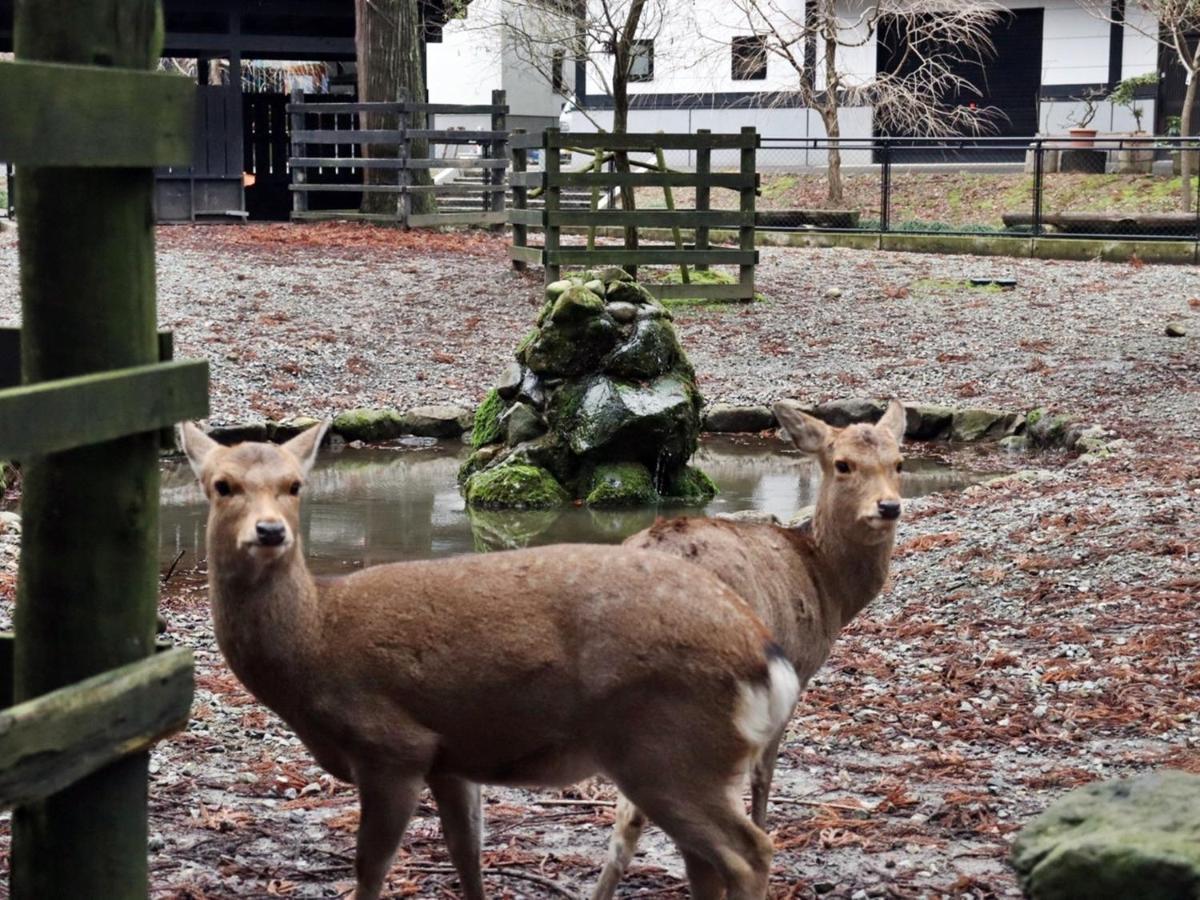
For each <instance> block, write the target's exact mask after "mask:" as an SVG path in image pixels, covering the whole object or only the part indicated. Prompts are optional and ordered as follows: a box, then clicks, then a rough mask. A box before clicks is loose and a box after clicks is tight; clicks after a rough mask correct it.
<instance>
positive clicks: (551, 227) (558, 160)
mask: <svg viewBox="0 0 1200 900" xmlns="http://www.w3.org/2000/svg"><path fill="white" fill-rule="evenodd" d="M543 147H544V152H545V154H546V193H545V195H544V196H545V204H546V237H545V240H544V245H545V248H544V255H545V258H546V264H545V266H544V267H543V269H544V270H545V273H546V274H545V283H546V284H551V283H552V282H555V281H558V279H559V272H560V268H559V265H558V258H557V257H558V243H559V236H560V235H561V233H562V225H561V224H560V223H559V221H558V206H559V199H560V197H561V195H562V186H561V185H560V184H559V183H558V176H559V173H560V172H561V171H562V135H561V134H560V133H559V131H558V129H557V128H547V129H546V136H545V140H544V142H543Z"/></svg>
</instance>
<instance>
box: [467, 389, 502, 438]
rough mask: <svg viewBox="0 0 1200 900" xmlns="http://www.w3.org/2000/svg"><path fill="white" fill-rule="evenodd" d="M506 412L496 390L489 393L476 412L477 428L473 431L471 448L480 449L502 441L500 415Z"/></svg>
mask: <svg viewBox="0 0 1200 900" xmlns="http://www.w3.org/2000/svg"><path fill="white" fill-rule="evenodd" d="M503 412H504V400H503V399H501V397H500V392H499V391H497V390H496V389H495V388H492V389H491V390H490V391H488V393H487V396H486V397H484V398H483V402H482V403H480V404H479V409H477V410H475V426H474V428H473V429H472V431H471V446H472V447H474V448H476V449H479V448H480V447H483V446H485V445H487V444H494V443H496V441H498V440H500V432H501V431H502V430H503V429H502V428H501V427H500V414H501V413H503Z"/></svg>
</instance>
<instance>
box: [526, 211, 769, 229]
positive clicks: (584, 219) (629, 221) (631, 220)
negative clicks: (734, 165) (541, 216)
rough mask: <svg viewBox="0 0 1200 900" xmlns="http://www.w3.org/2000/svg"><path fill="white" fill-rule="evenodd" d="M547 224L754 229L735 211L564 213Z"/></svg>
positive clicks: (747, 217)
mask: <svg viewBox="0 0 1200 900" xmlns="http://www.w3.org/2000/svg"><path fill="white" fill-rule="evenodd" d="M547 221H548V222H550V223H553V224H556V225H562V226H565V227H574V226H581V225H596V226H597V227H599V228H605V227H608V226H618V225H637V226H638V227H640V228H699V227H700V226H710V227H716V228H737V227H739V226H741V225H753V224H754V216H753V215H748V214H747V213H743V212H739V211H738V210H736V209H722V210H710V211H707V212H706V211H702V210H694V209H680V210H675V211H670V210H661V209H639V210H635V211H633V212H626V211H625V210H622V209H601V210H597V211H596V212H591V211H589V210H576V209H569V210H568V209H564V210H560V211H558V212H556V213H555V214H554V216H553V217H552V218H550V219H548V220H547Z"/></svg>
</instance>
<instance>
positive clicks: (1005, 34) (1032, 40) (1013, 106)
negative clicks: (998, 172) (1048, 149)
mask: <svg viewBox="0 0 1200 900" xmlns="http://www.w3.org/2000/svg"><path fill="white" fill-rule="evenodd" d="M1042 29H1043V10H1041V9H1019V10H1014V11H1011V12H1009V13H1006V14H1004V17H1003V18H1002V19H1001V20H1000V21H999V22H998V23H996V25H995V26H993V28H992V42H993V44H994V45H995V54H994V55H993V56H992V57H991V58H990V59H984V60H982V61H966V60H964V61H962V62H960V63H959V64H958V66H957V72H958V74H959V75H961V76H962V77H963V78H965V79H966V80H968V81H970V82H971V83H972V84H974V85H975V86H976V87H977V88H978V89H979V95H976V94H974V93H969V92H968V93H965V94H963V95H961V96H956V97H948V98H946V100H947V101H948V102H950V103H975V104H978V105H979V106H980V107H992V108H995V109H997V110H999V112H1000V113H1002V114H1003V115H1001V116H999V117H998V118H997V119H996V122H995V128H994V130H992V131H991V132H989V134H990V135H991V136H994V137H1022V138H1024V137H1031V136H1033V135H1035V134H1037V131H1038V118H1039V113H1038V106H1039V94H1040V92H1041V86H1042ZM906 30H907V23H906V22H905V21H904V20H902V19H900V20H896V19H893V20H891V21H890V22H889V23H887V24H886V25H885V26H884V27H883V28H882V29H881V30H880V33H879V40H878V43H877V54H876V56H877V58H876V65H877V66H878V67H879V71H881V72H888V71H895V70H897V69H898V68H899V67H900V66H901V65H902V61H903V60H904V47H905V44H906V41H907V38H906V36H905V32H906ZM914 65H915V64H914ZM875 133H876V134H877V135H879V136H880V137H927V135H892V134H889V133H888V131H887V129H886V128H885V127H883V126H880V125H877V126H876V132H875ZM940 153H941V151H939V154H940ZM953 156H954V158H956V159H958V160H960V161H974V162H1005V161H1020V160H1022V159H1024V156H1025V151H1024V150H1023V149H1021V148H1012V149H1007V150H989V151H986V152H985V151H981V150H969V151H967V152H966V153H964V154H953ZM905 157H907V159H906V158H905ZM894 158H896V159H903V160H904V161H908V162H937V161H939V160H940V159H944V158H949V156H947V155H940V156H939V158H938V159H935V158H933V154H930V153H929V152H928V151H925V152H922V151H921V150H919V149H913V150H901V151H899V153H898V154H897V156H896V157H894Z"/></svg>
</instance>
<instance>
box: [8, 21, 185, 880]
mask: <svg viewBox="0 0 1200 900" xmlns="http://www.w3.org/2000/svg"><path fill="white" fill-rule="evenodd" d="M101 5H102V4H99V3H91V4H80V3H79V2H78V0H70V2H67V0H44V2H42V3H39V4H37V6H36V8H35V7H33V6H25V7H21V8H18V10H17V14H16V15H17V30H18V32H19V33H20V34H21V35H22V36H23V38H22V46H21V50H20V52H21V53H23V54H28V55H29V56H31V57H33V58H35V59H38V60H39V61H38V62H27V61H23V60H22V61H18V62H8V63H0V121H3V122H4V123H5V127H4V128H3V129H2V130H0V158H2V159H5V160H9V161H12V162H14V163H16V164H17V166H18V175H17V177H18V179H19V180H20V186H21V192H22V199H21V216H22V228H23V229H28V233H29V234H31V235H39V237H38V239H37V240H36V241H29V242H26V241H22V244H21V247H20V251H19V256H20V266H21V294H22V298H21V311H22V328H21V331H20V333H19V334H17V333H16V332H15V330H13V331H5V332H4V333H3V337H0V345H2V346H3V347H4V348H5V351H6V352H5V355H6V359H5V360H3V362H0V371H2V372H3V377H4V380H5V381H6V382H7V384H5V385H4V389H0V459H3V460H17V461H20V462H21V463H22V497H21V504H22V520H23V523H22V524H23V529H22V540H21V558H20V571H19V578H18V583H17V595H18V599H17V603H16V608H15V612H14V620H15V622H14V632H15V634H9V635H0V809H7V808H10V807H14V806H15V807H16V812H15V813H14V815H13V826H12V832H13V838H12V853H11V868H10V888H11V896H12V897H13V898H14V900H33V898H43V897H69V896H78V895H80V893H81V892H83V893H84V894H86V895H87V896H91V897H137V896H141V897H144V896H146V895H147V893H148V890H149V887H148V866H147V859H146V836H147V809H146V792H147V765H148V759H149V757H148V754H147V750H148V749H149V748H150V747H151V746H152V745H153V744H154V743H155V742H157V741H158V740H160V739H161V738H163V737H164V736H166V735H168V734H170V733H172V732H174V731H178V730H179V729H181V728H183V727H184V725H185V724H186V723H187V719H188V711H189V707H190V704H191V699H192V654H191V651H190V650H184V649H174V650H171V649H168V650H166V651H165V652H159V653H156V652H155V644H154V622H155V607H156V603H157V599H158V581H159V579H158V565H157V556H156V552H155V550H156V547H157V541H158V514H157V511H158V486H159V474H158V451H159V445H160V435H161V432H162V430H163V429H166V428H169V427H170V426H171V425H172V424H173V423H175V422H177V421H178V420H180V419H184V418H199V417H203V416H205V415H206V414H207V412H208V364H207V363H206V362H204V361H165V362H164V361H162V356H163V355H164V354H165V353H166V352H167V351H168V350H169V347H168V345H169V340H167V341H164V339H163V338H156V335H155V295H154V225H153V216H152V215H151V209H152V200H153V189H154V168H155V167H158V166H170V165H186V164H187V163H188V161H189V160H190V158H191V152H192V139H191V131H192V120H193V116H192V102H193V99H194V96H195V91H194V88H193V85H192V84H191V83H190V82H189V81H188V80H187V79H185V78H182V77H178V76H171V75H164V74H159V73H154V72H150V71H145V70H142V69H137V68H134V67H135V66H139V65H145V61H146V60H149V59H153V58H154V57H155V55H156V54H157V46H156V45H153V35H154V28H153V24H154V22H153V16H152V15H150V16H149V17H148V20H147V15H146V13H147V10H150V11H151V12H152V11H153V8H154V7H153V5H152V4H151V5H146V4H138V3H134V2H125V0H115V2H110V3H107V4H103V6H104V10H103V12H105V13H107V15H100V14H99V13H100V12H101V10H100V7H101ZM81 8H83V9H84V12H80V9H81ZM51 26H53V27H51ZM139 26H144V27H139ZM139 36H141V43H140V44H139ZM113 48H116V50H115V53H109V54H108V55H107V58H108V59H109V61H110V63H114V64H115V65H116V66H121V65H124V66H128V67H129V68H115V67H111V66H106V67H100V66H93V65H90V64H88V63H90V62H91V61H92V60H93V59H94V58H99V57H100V56H101V55H102V54H100V52H99V51H100V50H101V49H103V50H106V51H108V50H112V49H113ZM49 59H54V60H56V61H54V62H50V61H42V60H49ZM50 108H53V109H54V110H55V115H54V116H53V117H51V118H46V117H45V116H43V115H41V111H44V110H46V109H50ZM81 199H86V201H87V202H88V203H89V204H90V206H89V211H88V215H87V216H86V217H79V216H78V215H77V212H78V208H79V203H80V202H81ZM18 356H19V363H18V361H17V359H18ZM18 377H19V378H20V382H21V383H20V384H18V385H15V386H12V385H13V382H14V381H16V380H17V378H18Z"/></svg>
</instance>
